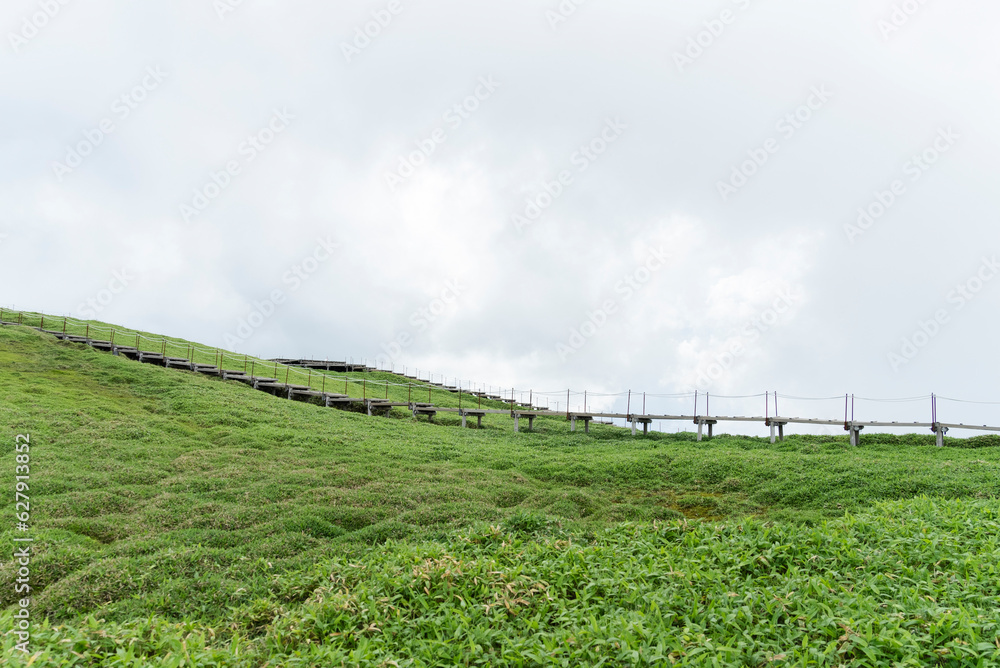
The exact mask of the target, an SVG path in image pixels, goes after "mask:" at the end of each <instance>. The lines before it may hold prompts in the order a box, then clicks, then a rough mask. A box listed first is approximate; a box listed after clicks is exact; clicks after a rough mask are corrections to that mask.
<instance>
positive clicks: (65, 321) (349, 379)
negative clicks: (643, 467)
mask: <svg viewBox="0 0 1000 668" xmlns="http://www.w3.org/2000/svg"><path fill="white" fill-rule="evenodd" d="M9 315H16V316H18V322H17V323H14V322H12V321H8V322H9V323H10V324H21V323H22V322H23V320H24V318H25V317H27V318H28V319H36V318H37V319H38V320H39V323H40V324H39V326H38V329H43V324H44V322H45V320H51V321H53V322H58V323H60V324H61V325H62V327H63V329H64V330H66V329H67V328H68V327H69V326H70V325H72V326H74V327H79V328H86V330H87V332H88V333H90V332H92V333H97V334H100V333H107V334H114V333H116V332H121V333H122V334H123V335H125V333H127V336H128V337H129V339H130V340H131V339H135V340H136V341H137V342H142V341H145V342H148V343H151V344H158V345H160V346H161V349H163V348H165V347H166V346H177V347H178V348H181V349H182V350H184V351H187V352H188V353H189V354H191V355H192V357H193V355H194V354H195V353H198V354H202V355H209V356H213V357H214V358H215V359H217V360H218V361H219V363H220V364H222V363H226V362H227V361H228V362H232V363H233V364H234V365H238V364H242V365H247V364H250V365H253V366H254V367H257V366H259V367H260V370H261V372H263V371H265V370H266V369H267V368H272V369H275V370H276V371H275V373H276V374H278V371H280V372H281V374H282V375H283V377H284V378H285V379H286V382H287V379H291V378H296V379H300V378H305V379H309V378H313V377H324V376H325V377H326V378H328V379H330V380H335V381H339V382H346V383H353V384H364V383H368V384H373V385H375V386H377V387H380V388H408V387H411V388H417V387H420V388H422V389H431V390H432V391H433V390H434V389H438V390H439V391H440V389H442V388H441V386H442V385H443V383H435V382H433V381H432V380H430V379H428V380H423V379H420V378H417V379H415V380H414V381H410V382H392V381H390V380H372V379H369V378H358V377H355V376H351V375H347V374H346V373H345V375H336V374H337V373H339V372H334V371H329V370H325V369H306V370H303V369H302V368H301V367H297V366H293V365H287V364H283V363H280V362H274V361H269V360H266V359H264V358H261V357H256V356H252V355H248V354H239V353H235V352H232V351H228V350H223V349H221V348H209V347H205V346H202V345H199V344H197V343H194V342H190V341H185V340H183V339H175V338H167V337H165V336H160V337H152V336H147V335H146V334H144V333H142V332H139V331H136V330H133V329H129V328H116V327H105V326H101V325H98V324H93V323H92V322H90V321H87V320H80V319H77V318H73V317H71V316H52V315H47V314H44V313H38V312H35V311H19V310H16V309H7V308H0V321H4V316H9ZM29 326H30V325H29ZM74 336H76V335H75V334H74ZM95 340H96V339H95ZM144 352H148V351H144ZM191 361H192V363H193V362H194V360H193V359H192V360H191ZM317 361H318V360H317ZM334 363H341V362H334ZM342 363H343V364H345V365H349V364H353V363H349V362H346V361H345V362H342ZM359 366H367V365H359ZM367 368H369V369H372V371H375V372H381V370H379V369H373V368H372V367H367ZM384 373H392V374H395V375H398V374H396V373H395V371H385V372H384ZM442 378H444V377H442ZM479 385H480V386H479V387H477V388H467V387H464V386H463V385H461V384H458V385H457V386H456V387H455V388H453V389H448V388H444V389H446V390H447V391H448V392H450V393H462V394H485V393H486V390H485V388H486V387H487V386H486V385H485V384H479ZM488 387H489V388H490V389H491V390H492V391H493V392H495V394H496V396H499V397H501V401H503V402H505V403H510V402H511V401H514V400H515V399H514V395H518V394H522V395H523V394H530V395H531V396H537V397H545V398H549V397H565V396H566V395H567V393H568V394H569V396H570V397H571V398H572V397H584V396H586V397H587V398H588V399H589V398H591V397H593V398H602V399H604V398H609V397H625V396H627V395H629V394H631V395H632V396H633V397H639V396H643V395H645V397H647V398H651V399H689V398H691V397H694V396H696V395H697V396H705V395H708V396H710V397H711V398H712V399H757V398H761V397H765V396H767V393H758V394H746V395H724V394H710V393H704V394H703V393H700V392H698V393H696V392H683V393H673V394H670V393H667V394H664V393H651V392H647V393H641V392H630V391H622V392H590V391H575V390H572V389H570V390H553V391H535V390H530V389H529V390H521V389H518V388H516V387H515V388H503V387H502V386H496V387H495V390H494V389H493V388H494V386H492V385H490V386H488ZM771 394H773V396H775V397H777V398H780V399H783V400H792V401H842V400H844V398H845V396H851V398H852V399H854V400H856V401H867V402H875V403H916V402H920V401H927V400H930V399H931V398H932V396H933V395H921V396H915V397H901V398H888V399H880V398H872V397H858V396H852V395H837V396H832V397H800V396H794V395H788V394H780V393H778V392H773V393H771ZM505 396H509V397H510V398H509V399H507V398H504V397H505ZM937 398H938V399H940V400H942V401H951V402H955V403H964V404H974V405H983V406H1000V401H977V400H969V399H956V398H952V397H943V396H940V395H937Z"/></svg>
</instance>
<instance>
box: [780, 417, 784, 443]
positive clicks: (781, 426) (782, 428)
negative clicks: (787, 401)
mask: <svg viewBox="0 0 1000 668" xmlns="http://www.w3.org/2000/svg"><path fill="white" fill-rule="evenodd" d="M778 438H779V439H780V440H781V442H782V443H784V442H785V423H784V422H779V423H778Z"/></svg>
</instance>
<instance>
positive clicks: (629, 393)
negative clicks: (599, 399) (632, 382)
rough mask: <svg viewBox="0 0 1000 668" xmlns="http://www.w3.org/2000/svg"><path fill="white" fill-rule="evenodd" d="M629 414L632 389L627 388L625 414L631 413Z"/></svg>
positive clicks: (630, 411)
mask: <svg viewBox="0 0 1000 668" xmlns="http://www.w3.org/2000/svg"><path fill="white" fill-rule="evenodd" d="M631 414H632V390H629V391H628V399H627V400H626V401H625V415H631ZM633 436H634V434H633Z"/></svg>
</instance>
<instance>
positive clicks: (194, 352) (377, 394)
mask: <svg viewBox="0 0 1000 668" xmlns="http://www.w3.org/2000/svg"><path fill="white" fill-rule="evenodd" d="M0 316H2V319H3V321H4V322H17V323H22V324H23V326H25V327H39V328H44V329H46V330H48V331H55V332H62V333H65V334H70V335H75V336H81V337H82V336H86V337H88V338H90V339H91V340H96V341H113V342H115V343H116V344H117V345H120V346H129V347H134V348H137V349H138V350H141V351H143V352H151V353H160V354H162V355H165V356H167V357H177V358H181V359H187V360H191V361H192V362H194V363H196V364H208V365H212V366H217V367H219V368H221V369H225V370H228V371H242V372H245V373H247V374H251V375H255V376H260V377H271V378H276V379H277V380H278V381H280V382H282V383H291V384H293V385H302V386H306V387H310V388H312V389H314V390H317V391H322V392H329V393H331V394H332V393H338V394H346V395H348V396H349V397H351V398H367V399H386V400H389V401H392V402H394V403H399V402H408V401H411V400H412V401H415V402H424V401H426V402H431V403H434V404H435V405H437V406H442V407H446V408H455V407H458V406H459V405H462V406H463V407H465V408H473V407H482V408H489V409H504V408H509V405H508V404H505V403H503V402H501V401H490V400H488V399H479V398H478V397H473V396H470V395H469V394H468V393H467V392H466V393H465V394H464V396H463V397H462V398H460V397H459V396H458V394H456V393H454V392H451V391H449V390H446V389H443V388H440V387H437V386H436V385H434V384H432V383H429V382H426V381H421V380H414V379H412V378H407V377H405V376H401V375H398V374H394V373H389V372H384V371H372V372H357V373H349V374H345V373H334V372H329V371H319V370H315V369H301V368H296V367H290V366H286V365H284V364H278V363H276V362H271V361H269V360H266V359H261V358H259V357H254V356H253V355H241V354H238V353H234V352H231V351H227V350H223V349H221V348H211V347H208V346H204V345H202V344H200V343H197V342H195V341H190V340H188V339H181V338H176V337H169V336H162V335H159V334H154V333H152V332H146V331H143V330H137V329H132V328H129V327H122V326H121V325H115V324H110V323H106V322H101V321H97V320H77V319H74V318H68V317H62V316H60V317H56V316H51V315H46V314H43V313H34V312H25V311H13V310H8V309H3V312H2V313H0ZM494 391H501V390H499V389H498V388H494ZM516 398H518V400H520V397H516Z"/></svg>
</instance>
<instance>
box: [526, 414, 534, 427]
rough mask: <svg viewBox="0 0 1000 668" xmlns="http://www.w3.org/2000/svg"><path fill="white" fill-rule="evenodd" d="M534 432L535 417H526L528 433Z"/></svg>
mask: <svg viewBox="0 0 1000 668" xmlns="http://www.w3.org/2000/svg"><path fill="white" fill-rule="evenodd" d="M534 430H535V416H534V415H529V416H528V431H534Z"/></svg>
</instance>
